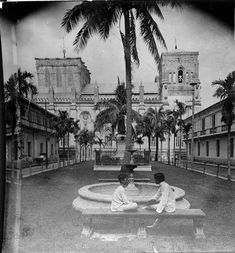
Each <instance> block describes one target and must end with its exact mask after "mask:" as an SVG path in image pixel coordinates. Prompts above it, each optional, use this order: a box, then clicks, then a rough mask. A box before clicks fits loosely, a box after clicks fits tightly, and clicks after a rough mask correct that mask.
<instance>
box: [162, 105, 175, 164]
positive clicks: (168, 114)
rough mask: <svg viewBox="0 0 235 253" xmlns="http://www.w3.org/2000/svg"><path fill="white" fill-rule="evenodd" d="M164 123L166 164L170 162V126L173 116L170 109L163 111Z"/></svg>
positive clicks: (172, 124)
mask: <svg viewBox="0 0 235 253" xmlns="http://www.w3.org/2000/svg"><path fill="white" fill-rule="evenodd" d="M164 125H165V129H166V131H167V134H168V147H167V161H168V164H170V147H171V145H170V142H171V131H172V128H173V127H174V118H173V115H172V111H171V110H167V111H166V113H165V120H164Z"/></svg>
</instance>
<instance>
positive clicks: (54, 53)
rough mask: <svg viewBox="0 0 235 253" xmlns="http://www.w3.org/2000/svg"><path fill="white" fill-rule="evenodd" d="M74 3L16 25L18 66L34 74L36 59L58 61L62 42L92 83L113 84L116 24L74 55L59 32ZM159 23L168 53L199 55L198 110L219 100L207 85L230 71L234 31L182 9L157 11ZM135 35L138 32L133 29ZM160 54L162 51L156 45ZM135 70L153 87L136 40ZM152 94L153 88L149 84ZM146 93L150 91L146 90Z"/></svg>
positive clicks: (150, 68) (149, 61) (120, 59)
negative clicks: (78, 59)
mask: <svg viewBox="0 0 235 253" xmlns="http://www.w3.org/2000/svg"><path fill="white" fill-rule="evenodd" d="M74 4H75V3H57V4H56V3H55V4H54V5H53V6H51V7H47V8H46V9H40V10H38V11H37V12H35V13H33V14H32V15H29V16H27V17H25V18H24V19H21V20H19V21H18V26H17V30H16V34H17V46H18V63H19V66H20V67H21V68H22V69H24V70H27V71H30V72H32V73H33V74H34V75H35V76H36V67H35V57H38V58H45V57H48V58H50V57H63V54H62V48H63V40H64V47H65V48H66V56H67V57H81V58H82V60H83V61H84V62H85V64H86V66H87V67H88V69H89V70H90V72H91V82H97V83H98V84H100V85H101V86H102V85H103V84H105V83H106V84H107V83H113V84H114V87H115V85H116V84H117V76H119V78H120V80H121V81H124V80H125V68H124V55H123V48H122V44H121V40H120V35H119V27H118V26H116V27H114V29H113V30H112V31H111V33H110V37H109V39H108V40H106V41H105V42H104V41H103V40H101V39H100V38H99V37H98V36H94V37H93V38H92V39H91V40H90V41H89V42H88V44H87V47H86V48H85V49H84V50H83V51H80V52H77V51H76V50H75V49H74V47H73V40H74V38H75V35H76V32H77V31H78V28H79V27H78V28H77V30H76V31H73V32H71V33H69V34H66V33H65V31H64V29H62V28H61V26H60V23H61V21H62V18H63V15H64V13H65V10H66V9H68V8H70V7H72V6H73V5H74ZM162 13H163V16H164V20H163V21H162V20H160V19H158V18H156V21H157V23H158V25H159V28H160V30H161V32H162V34H163V37H164V38H165V41H166V44H167V50H168V51H172V50H174V47H175V40H176V41H177V47H178V48H179V49H183V50H185V51H198V52H199V79H200V81H201V99H202V109H203V108H206V107H208V106H210V105H211V104H213V103H214V102H217V101H218V100H217V99H215V98H213V97H212V95H213V93H214V90H215V88H212V87H211V82H212V81H213V80H217V79H225V77H226V76H227V75H228V73H229V72H231V71H233V70H234V69H235V50H234V35H233V32H232V31H231V30H230V29H229V28H227V27H226V26H225V25H223V24H222V23H220V22H219V21H217V20H215V19H213V17H211V16H209V15H207V14H205V13H203V12H200V11H198V10H196V9H194V8H193V7H190V6H183V7H182V8H181V9H177V10H176V9H170V8H162ZM137 33H138V30H137ZM158 49H159V52H160V53H162V52H165V51H166V49H164V48H162V47H161V45H160V44H159V43H158ZM137 50H138V52H139V58H140V66H139V68H135V67H134V69H133V82H134V83H136V84H140V83H143V84H145V83H146V84H147V83H153V81H154V78H155V76H156V75H158V73H157V66H156V64H155V62H154V60H153V58H152V56H151V55H150V54H149V52H148V50H147V47H146V46H145V44H144V43H143V42H142V40H141V38H140V37H138V40H137ZM151 88H152V91H153V92H154V89H155V87H154V86H153V85H152V86H151ZM148 89H149V87H148Z"/></svg>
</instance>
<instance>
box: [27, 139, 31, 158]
mask: <svg viewBox="0 0 235 253" xmlns="http://www.w3.org/2000/svg"><path fill="white" fill-rule="evenodd" d="M27 150H28V156H31V142H30V141H28V143H27Z"/></svg>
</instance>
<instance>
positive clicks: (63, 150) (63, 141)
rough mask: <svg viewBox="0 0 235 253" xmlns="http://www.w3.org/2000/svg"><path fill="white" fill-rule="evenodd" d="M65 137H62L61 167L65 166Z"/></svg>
mask: <svg viewBox="0 0 235 253" xmlns="http://www.w3.org/2000/svg"><path fill="white" fill-rule="evenodd" d="M64 155H65V135H64V136H63V166H65V157H64Z"/></svg>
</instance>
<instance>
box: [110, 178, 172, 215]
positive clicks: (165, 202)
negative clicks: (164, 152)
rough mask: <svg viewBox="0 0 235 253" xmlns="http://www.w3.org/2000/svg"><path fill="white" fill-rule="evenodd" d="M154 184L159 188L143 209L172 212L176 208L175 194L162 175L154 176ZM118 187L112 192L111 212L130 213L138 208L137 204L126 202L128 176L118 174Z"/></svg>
mask: <svg viewBox="0 0 235 253" xmlns="http://www.w3.org/2000/svg"><path fill="white" fill-rule="evenodd" d="M154 179H155V183H156V184H157V185H158V186H159V188H158V190H157V192H156V194H155V195H154V196H153V197H152V198H151V199H150V200H149V201H148V202H147V206H146V207H144V208H147V209H154V210H156V212H157V213H161V212H162V211H166V212H174V211H175V208H176V204H175V193H174V191H173V189H172V188H171V187H170V186H169V184H168V183H166V182H165V176H164V174H163V173H156V174H154ZM118 180H119V182H120V186H118V187H117V189H116V190H115V191H114V194H113V198H112V202H111V210H112V211H130V210H136V209H137V208H138V205H137V203H135V202H131V201H129V200H128V198H127V195H126V190H125V189H126V187H127V186H128V175H126V174H120V175H119V176H118Z"/></svg>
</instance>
